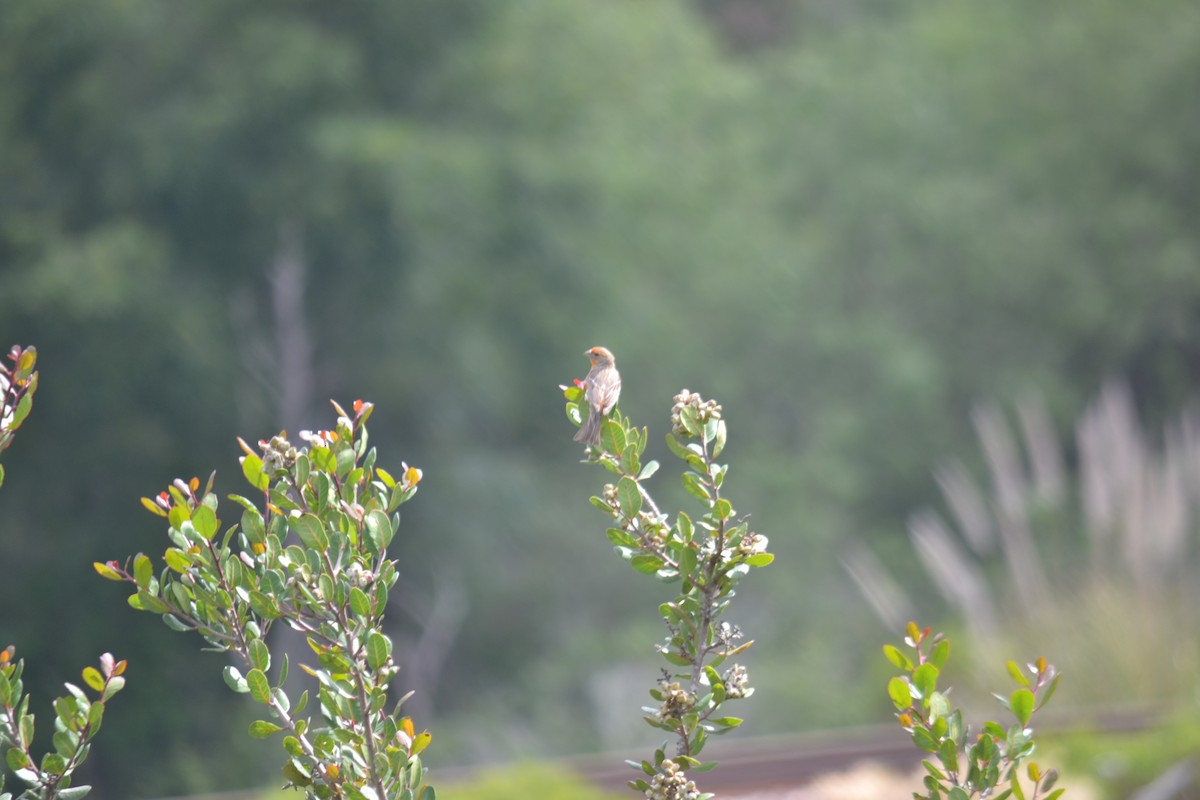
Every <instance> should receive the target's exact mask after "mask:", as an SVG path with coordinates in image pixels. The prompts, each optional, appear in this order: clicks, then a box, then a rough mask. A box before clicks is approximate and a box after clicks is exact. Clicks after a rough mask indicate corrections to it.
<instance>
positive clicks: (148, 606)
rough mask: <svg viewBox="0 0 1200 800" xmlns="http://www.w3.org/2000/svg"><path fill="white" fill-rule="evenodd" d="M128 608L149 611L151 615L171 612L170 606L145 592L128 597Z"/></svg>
mask: <svg viewBox="0 0 1200 800" xmlns="http://www.w3.org/2000/svg"><path fill="white" fill-rule="evenodd" d="M129 607H130V608H135V609H137V610H138V611H149V612H151V613H153V614H169V613H170V612H171V607H170V606H168V605H167V604H166V603H164V602H163V601H162V600H159V599H158V598H157V597H155V596H153V595H151V594H147V593H146V592H138V593H137V594H134V595H130V596H129Z"/></svg>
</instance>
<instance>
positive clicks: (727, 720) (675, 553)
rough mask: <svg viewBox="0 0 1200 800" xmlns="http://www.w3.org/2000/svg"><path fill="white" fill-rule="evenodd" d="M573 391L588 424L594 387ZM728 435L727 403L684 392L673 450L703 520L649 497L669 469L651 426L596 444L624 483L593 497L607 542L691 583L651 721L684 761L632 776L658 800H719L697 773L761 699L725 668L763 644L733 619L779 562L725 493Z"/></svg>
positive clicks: (612, 422)
mask: <svg viewBox="0 0 1200 800" xmlns="http://www.w3.org/2000/svg"><path fill="white" fill-rule="evenodd" d="M561 388H562V390H563V394H564V396H565V397H566V400H567V416H568V419H570V420H571V421H573V422H574V423H575V424H577V425H578V424H579V422H580V420H581V419H582V418H583V416H584V411H585V410H586V401H585V400H584V397H583V392H582V390H580V389H579V388H578V387H566V386H564V387H561ZM725 440H726V427H725V421H724V420H723V419H722V418H721V407H720V405H718V404H717V403H716V402H714V401H711V400H708V401H706V400H704V399H703V398H701V397H700V395H698V394H694V393H692V392H689V391H688V390H686V389H684V390H683V391H682V392H680V393H679V394H678V395H676V397H675V403H674V406H673V407H672V409H671V433H670V434H668V436H667V445H668V447H669V448H670V449H671V452H672V453H674V454H675V455H676V456H677V457H678V458H680V459H681V460H682V461H684V462H685V463H686V465H687V469H686V470H685V471H684V472H683V475H682V481H683V486H684V488H685V489H687V491H688V492H689V493H690V494H691V495H692V496H693V497H695V498H696V499H697V500H699V501H700V503H701V504H702V506H703V508H704V511H703V513H702V515H700V516H699V517H698V518H697V519H696V520H692V518H691V517H689V516H688V515H687V514H686V513H684V512H682V511H680V512H679V513H678V514H676V515H675V517H674V519H671V518H670V517H668V516H667V515H666V514H663V513H662V512H661V511H660V510H659V508H658V505H657V504H656V503H655V502H654V499H653V497H651V495H650V493H649V492H648V491H647V489H646V485H645V484H646V481H647V480H649V478H650V477H651V476H653V475H654V474H655V473H656V472H657V470H658V466H659V465H658V462H656V461H648V462H645V463H643V462H642V456H643V453H644V451H645V448H646V443H647V441H648V433H647V429H645V428H641V429H638V428H636V427H634V426H633V425H632V424H631V422H630V420H629V419H628V418H627V417H622V416H620V415H619V414H614V415H613V416H612V417H610V418H609V419H607V420H605V422H604V424H603V425H602V426H601V429H600V445H599V447H589V448H588V449H587V461H588V462H589V463H595V464H598V465H600V466H602V467H603V468H605V469H607V470H608V471H609V472H611V473H613V474H615V475H617V476H619V477H618V478H617V480H616V482H615V483H609V484H606V485H605V487H604V490H603V492H602V493H601V495H600V496H598V497H593V498H591V502H592V504H593V505H595V506H596V507H597V508H599V509H600V510H601V511H603V512H604V513H605V514H607V515H608V516H609V517H610V518H611V519H612V520H613V524H612V527H610V528H608V530H607V535H608V538H609V540H610V541H611V542H612V543H613V545H614V546H615V548H616V551H617V553H618V554H620V556H621V557H622V558H624V559H625V560H626V561H628V562H629V563H630V566H632V567H633V568H634V569H635V570H637V571H638V572H640V573H643V574H646V575H654V576H656V577H657V578H658V579H659V580H661V581H663V582H664V583H667V584H672V585H678V587H679V592H678V594H677V595H676V596H675V597H674V598H673V599H672V600H669V601H667V602H665V603H663V604H662V605H660V606H659V612H660V613H661V615H662V618H663V621H664V623H665V624H666V627H667V631H668V635H667V637H666V639H665V640H664V641H663V642H662V643H661V644H659V645H658V646H657V650H658V652H659V653H660V654H661V655H662V657H663V659H664V660H665V661H666V662H667V665H668V666H667V668H665V669H664V670H663V672H662V678H661V679H660V680H659V682H658V684H657V686H655V687H654V688H653V689H651V690H650V696H651V697H652V698H653V699H654V700H655V701H656V702H657V703H658V705H657V706H653V707H647V708H645V709H644V711H646V716H645V717H644V719H645V720H646V722H647V723H649V724H650V725H651V726H653V727H655V728H658V729H660V730H663V731H666V732H667V733H670V734H672V735H673V736H674V737H675V739H676V746H675V754H674V756H672V757H670V758H668V757H667V754H666V745H665V744H664V746H663V747H662V748H659V749H658V750H656V751H655V753H654V757H653V760H649V759H647V760H644V761H641V762H636V761H631V762H629V763H630V765H631V766H634V767H635V768H637V769H640V770H642V771H643V772H644V773H645V775H646V777H643V778H638V779H636V780H633V781H630V786H631V787H633V788H635V789H637V790H638V791H640V792H643V793H645V795H646V796H647V797H650V798H674V797H684V796H687V797H711V796H712V795H709V794H704V795H701V794H699V793H698V792H697V791H696V787H695V784H694V782H693V781H692V780H690V779H689V778H688V774H687V773H688V771H694V772H704V771H706V770H709V769H712V768H713V767H714V766H716V762H702V761H700V759H699V758H698V756H699V755H700V753H701V751H702V750H703V749H704V746H705V744H706V742H707V741H708V738H709V736H710V735H721V734H725V733H728V732H729V731H731V730H733V729H734V728H736V727H738V726H739V725H741V724H742V720H741V719H740V718H739V717H734V716H728V715H727V714H726V713H725V711H724V706H725V703H727V702H730V701H735V700H740V699H743V698H746V697H749V696H750V695H751V694H753V692H754V689H753V688H751V687H750V685H749V679H748V675H747V672H746V668H745V667H744V666H742V665H741V664H737V663H734V664H732V665H731V666H729V667H728V668H726V669H725V670H724V671H723V672H722V671H719V668H721V667H722V666H723V665H724V663H725V662H726V660H728V659H730V658H732V657H733V656H736V655H738V654H740V653H742V652H744V651H745V650H746V649H747V648H749V647H750V645H752V644H753V642H752V641H746V642H741V643H739V640H741V639H742V632H741V630H740V629H738V628H737V627H736V626H734V625H731V624H729V623H728V622H724V621H722V619H721V617H722V615H723V614H724V612H725V611H726V609H727V608H728V606H729V603H730V601H731V600H732V599H733V597H734V595H735V588H736V586H737V584H738V582H739V580H740V579H741V578H742V577H743V576H744V575H746V574H747V573H748V572H749V571H750V568H752V567H765V566H766V565H768V564H770V563H771V562H772V561H773V560H774V556H773V555H771V554H770V553H768V552H767V538H766V537H765V536H763V535H761V534H758V533H754V532H752V531H751V530H750V529H749V525H748V523H747V522H746V520H745V519H744V518H739V517H738V516H737V514H736V512H735V511H734V508H733V505H732V504H731V503H730V501H729V500H728V499H727V498H726V497H724V496H723V493H722V489H723V485H724V482H725V476H726V473H727V471H728V465H725V464H722V463H719V462H718V461H717V458H718V457H719V456H720V455H721V452H722V450H723V449H724V447H725Z"/></svg>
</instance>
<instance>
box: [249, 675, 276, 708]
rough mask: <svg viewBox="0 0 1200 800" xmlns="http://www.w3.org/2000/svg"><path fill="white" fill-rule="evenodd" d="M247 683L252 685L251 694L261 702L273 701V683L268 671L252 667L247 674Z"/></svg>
mask: <svg viewBox="0 0 1200 800" xmlns="http://www.w3.org/2000/svg"><path fill="white" fill-rule="evenodd" d="M246 685H247V686H249V687H250V696H251V697H253V698H254V699H255V700H257V701H258V702H260V703H263V704H266V703H270V702H271V683H270V681H268V680H267V676H266V673H264V672H263V671H262V670H261V669H252V670H250V672H249V673H248V674H247V675H246Z"/></svg>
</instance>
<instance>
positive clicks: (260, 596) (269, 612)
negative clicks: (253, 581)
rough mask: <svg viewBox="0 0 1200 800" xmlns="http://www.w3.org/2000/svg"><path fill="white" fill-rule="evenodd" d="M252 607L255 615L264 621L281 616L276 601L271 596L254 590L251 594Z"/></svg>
mask: <svg viewBox="0 0 1200 800" xmlns="http://www.w3.org/2000/svg"><path fill="white" fill-rule="evenodd" d="M249 597H250V607H251V608H252V609H254V613H255V614H258V615H259V616H260V617H262V618H263V619H275V618H276V617H278V616H280V613H281V612H280V611H279V607H278V606H277V605H275V600H274V598H272V597H271V596H270V595H268V594H265V593H263V592H260V591H258V590H257V589H252V590H251V591H250V593H249Z"/></svg>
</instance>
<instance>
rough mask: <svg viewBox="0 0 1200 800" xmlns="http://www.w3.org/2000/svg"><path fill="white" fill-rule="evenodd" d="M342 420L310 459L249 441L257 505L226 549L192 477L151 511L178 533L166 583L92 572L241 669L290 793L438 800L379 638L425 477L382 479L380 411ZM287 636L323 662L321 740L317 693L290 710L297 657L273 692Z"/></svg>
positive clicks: (112, 566)
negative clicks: (376, 424)
mask: <svg viewBox="0 0 1200 800" xmlns="http://www.w3.org/2000/svg"><path fill="white" fill-rule="evenodd" d="M334 409H335V410H336V412H337V414H338V418H337V422H336V425H335V427H334V429H333V430H332V431H323V432H319V433H315V434H313V433H302V434H301V437H302V438H304V439H306V440H307V442H308V445H309V446H308V447H306V448H302V449H297V448H296V447H293V446H292V445H291V443H289V442H288V440H287V439H286V437H285V435H283V434H281V435H279V436H276V437H274V438H273V439H271V440H270V441H269V442H260V443H259V445H260V448H261V453H260V452H258V451H256V450H255V449H253V448H251V447H250V446H249V445H247V444H246V443H245V442H241V445H242V448H243V450H244V452H245V455H244V456H243V458H242V460H241V466H242V474H243V475H244V476H245V478H246V480H247V481H249V483H250V485H251V486H252V487H253V488H254V489H255V490H256V491H257V492H259V493H261V502H260V503H255V502H254V501H252V500H250V499H248V498H246V497H242V496H239V495H231V496H230V498H229V499H230V500H232V501H233V502H234V503H236V504H237V505H238V506H240V508H241V518H240V523H239V524H234V525H232V526H230V527H229V528H227V529H226V530H225V532H224V533H223V534H221V528H222V524H221V521H220V519H219V518H218V517H217V514H218V501H217V497H216V495H215V494H213V493H212V482H213V479H212V478H211V477H210V478H209V481H208V485H207V486H205V488H204V490H203V491H200V490H199V489H200V484H199V481H198V480H197V479H195V478H193V479H192V480H191V481H188V482H184V481H181V480H177V481H175V482H174V484H173V485H172V486H170V487H168V488H167V490H166V491H164V492H162V493H161V494H159V496H158V497H157V498H154V499H150V498H143V500H142V503H143V505H144V506H145V507H146V508H147V509H148V510H149V511H151V512H152V513H154V514H156V515H158V516H160V517H164V518H166V520H167V522H168V524H169V529H168V532H167V535H168V538H169V539H170V541H171V545H172V546H170V547H168V548H167V550H166V552H165V553H164V556H163V560H164V562H165V564H166V567H165V568H164V569H163V570H162V571H161V573H159V574H158V575H155V571H154V566H153V563H152V562H151V559H150V558H149V556H146V555H145V554H142V553H138V554H137V555H136V556H134V557H133V559H132V563H129V562H127V563H126V564H125V565H121V564H119V563H117V562H115V561H110V562H108V563H105V564H100V563H97V564H96V565H95V567H96V571H97V572H98V573H99V574H100V575H101V576H102V577H105V578H107V579H109V580H114V581H123V582H127V583H130V584H133V586H134V589H135V591H134V593H133V594H132V595H131V596H130V598H129V604H130V606H132V607H133V608H135V609H137V610H140V611H148V612H151V613H155V614H161V615H162V618H163V621H164V622H165V623H166V624H167V626H168V627H170V628H172V629H173V630H177V631H194V632H196V633H198V634H200V636H202V637H203V638H204V639H205V641H207V642H208V643H209V644H210V645H212V646H213V647H214V648H216V649H217V650H220V651H226V652H230V653H232V654H234V655H235V656H236V657H237V659H238V660H239V661H240V664H241V668H240V669H239V667H237V666H234V665H230V666H227V667H226V668H225V672H224V677H225V682H226V683H227V684H228V685H229V687H230V688H231V689H233V690H234V691H236V692H240V693H245V694H249V695H250V697H251V699H253V700H254V701H255V702H257V703H260V704H261V705H263V706H265V707H266V708H267V709H268V710H269V711H270V714H271V717H272V718H273V721H272V720H258V721H256V722H254V723H253V724H252V725H251V726H250V731H249V732H250V735H251V736H254V737H257V738H266V737H269V736H271V735H273V734H275V733H280V732H282V733H283V742H282V743H283V748H284V750H285V751H286V753H287V756H288V760H287V761H286V762H285V763H284V766H283V772H284V776H285V777H286V778H287V781H288V785H290V786H293V787H296V788H299V789H303V790H304V792H305V795H306V797H309V798H322V800H323V799H324V798H345V799H346V800H393V799H395V800H434V798H435V794H434V790H433V789H432V787H429V786H427V785H425V783H424V770H423V767H422V765H421V760H420V757H419V755H420V753H421V752H422V751H423V750H424V749H425V747H426V746H427V745H428V744H429V742H430V739H431V737H430V734H429V733H428V732H421V733H417V732H416V731H415V729H414V726H413V722H412V720H411V719H410V718H409V717H407V716H405V715H404V713H403V711H402V707H403V704H404V701H405V700H407V699H408V697H407V696H405V697H402V698H400V699H399V700H397V701H396V702H395V703H394V704H393V703H390V701H389V699H388V685H389V682H390V681H391V679H392V678H393V677H394V676H395V675H396V673H397V671H398V668H397V667H396V665H395V662H394V661H393V659H392V641H391V639H390V638H389V637H388V636H387V635H386V634H385V633H383V630H382V626H383V616H384V610H385V608H386V607H387V601H388V593H389V591H390V590H391V589H392V587H393V586H394V585H395V583H396V580H397V578H398V576H399V573H398V571H397V569H396V562H395V561H394V560H392V559H390V558H388V556H387V548H388V545H389V544H390V543H391V541H392V538H393V537H394V536H395V534H396V531H397V528H398V527H399V522H400V518H399V514H398V513H397V509H398V507H399V506H400V505H401V504H403V503H405V502H407V501H408V500H409V499H411V498H412V496H413V495H414V494H415V493H416V491H417V484H418V483H419V482H420V480H421V477H422V475H421V470H419V469H416V468H415V467H408V466H407V465H405V466H404V467H403V472H402V473H401V476H400V478H399V479H397V478H394V477H393V476H392V475H391V474H390V473H388V471H387V470H385V469H383V468H382V467H378V466H376V463H375V462H376V453H375V450H374V448H369V447H368V444H367V442H368V436H367V428H366V422H367V419H368V417H369V416H370V414H371V411H372V409H373V406H372V405H371V404H370V403H363V402H362V401H359V402H356V403H355V404H354V416H353V417H351V416H349V415H348V414H346V412H345V411H343V410H342V408H341V407H340V406H338V405H337V404H336V403H335V404H334ZM239 441H240V440H239ZM277 621H283V622H284V623H285V624H286V625H288V626H289V627H291V628H293V629H295V630H297V631H300V632H301V633H303V634H304V635H305V637H306V640H307V642H308V645H309V647H310V648H311V649H312V651H313V653H314V655H315V656H316V666H307V665H303V664H302V665H300V666H301V669H303V670H304V671H305V672H306V673H308V674H309V675H311V676H312V677H314V678H315V679H316V681H317V696H318V701H319V702H318V706H319V711H320V716H321V720H322V722H323V723H324V724H323V725H321V726H319V727H314V726H313V725H312V718H311V716H304V712H305V711H306V709H307V708H308V704H309V692H308V691H307V690H305V691H304V692H303V693H302V694H301V695H300V696H299V697H298V698H296V699H295V700H293V699H292V698H291V697H289V696H288V695H287V693H286V692H285V691H284V689H283V685H284V683H285V681H286V680H287V675H288V659H287V656H286V655H284V656H283V658H281V659H279V669H278V673H277V675H276V677H275V679H274V680H272V679H271V678H269V677H268V673H269V672H270V671H271V666H272V663H273V661H274V659H273V658H272V653H271V649H270V646H269V645H268V644H267V635H268V633H269V632H270V630H271V627H272V626H273V625H274V623H275V622H277ZM389 706H390V710H389Z"/></svg>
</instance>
